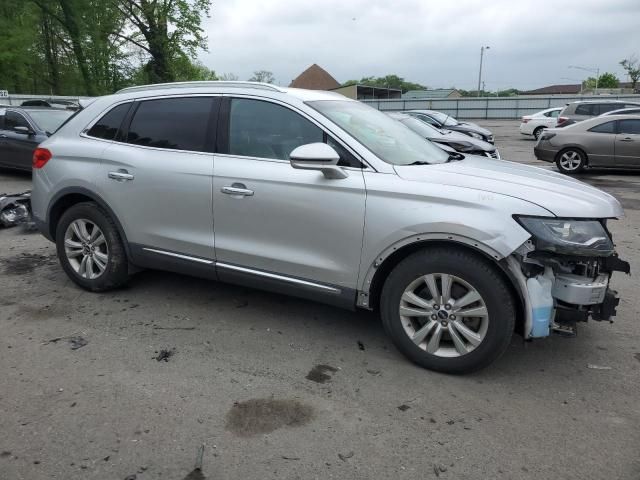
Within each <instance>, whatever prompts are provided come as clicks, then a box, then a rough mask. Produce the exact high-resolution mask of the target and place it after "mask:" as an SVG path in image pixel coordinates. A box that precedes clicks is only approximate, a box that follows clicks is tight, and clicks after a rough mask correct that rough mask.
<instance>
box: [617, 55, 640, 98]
mask: <svg viewBox="0 0 640 480" xmlns="http://www.w3.org/2000/svg"><path fill="white" fill-rule="evenodd" d="M620 65H622V68H624V70H625V71H626V72H627V75H629V78H630V79H631V88H633V90H635V89H636V85H637V83H638V80H640V62H639V61H638V57H636V56H635V55H631V56H630V57H629V58H626V59H624V60H622V61H621V62H620Z"/></svg>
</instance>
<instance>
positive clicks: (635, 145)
mask: <svg viewBox="0 0 640 480" xmlns="http://www.w3.org/2000/svg"><path fill="white" fill-rule="evenodd" d="M618 125H619V126H618V134H617V135H616V165H617V166H619V167H623V168H625V167H629V168H638V167H640V120H619V121H618Z"/></svg>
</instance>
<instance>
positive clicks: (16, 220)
mask: <svg viewBox="0 0 640 480" xmlns="http://www.w3.org/2000/svg"><path fill="white" fill-rule="evenodd" d="M30 221H31V192H30V191H27V192H22V193H16V194H4V193H0V227H4V228H8V227H13V226H15V225H18V224H21V223H28V222H30Z"/></svg>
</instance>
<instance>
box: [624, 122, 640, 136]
mask: <svg viewBox="0 0 640 480" xmlns="http://www.w3.org/2000/svg"><path fill="white" fill-rule="evenodd" d="M620 133H624V134H628V135H629V134H631V135H640V120H620Z"/></svg>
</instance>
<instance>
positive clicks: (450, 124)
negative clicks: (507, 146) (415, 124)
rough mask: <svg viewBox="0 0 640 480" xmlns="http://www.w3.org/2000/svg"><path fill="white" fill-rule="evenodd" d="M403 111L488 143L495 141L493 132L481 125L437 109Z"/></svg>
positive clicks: (424, 120)
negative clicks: (463, 120)
mask: <svg viewBox="0 0 640 480" xmlns="http://www.w3.org/2000/svg"><path fill="white" fill-rule="evenodd" d="M402 113H406V114H407V115H411V116H412V117H416V118H418V119H420V120H422V121H423V122H427V123H430V124H431V125H433V126H434V127H437V128H441V129H445V130H451V131H454V132H460V133H464V134H465V135H468V136H470V137H473V138H477V139H478V140H483V141H485V142H488V143H493V142H494V140H493V133H491V131H490V130H487V129H486V128H482V127H481V126H480V125H476V124H475V123H471V122H461V121H459V120H456V119H455V118H453V117H452V116H451V115H447V114H446V113H442V112H436V111H435V110H408V111H406V112H402Z"/></svg>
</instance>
